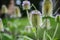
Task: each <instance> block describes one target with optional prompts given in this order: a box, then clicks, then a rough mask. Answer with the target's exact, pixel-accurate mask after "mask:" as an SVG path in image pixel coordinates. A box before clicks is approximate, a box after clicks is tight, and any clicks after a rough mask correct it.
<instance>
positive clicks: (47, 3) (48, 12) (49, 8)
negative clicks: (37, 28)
mask: <svg viewBox="0 0 60 40" xmlns="http://www.w3.org/2000/svg"><path fill="white" fill-rule="evenodd" d="M52 13H53V3H52V0H44V2H43V5H42V14H43V16H52Z"/></svg>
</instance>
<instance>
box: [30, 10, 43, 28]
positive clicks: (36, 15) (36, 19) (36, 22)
mask: <svg viewBox="0 0 60 40" xmlns="http://www.w3.org/2000/svg"><path fill="white" fill-rule="evenodd" d="M31 23H32V26H33V27H37V26H41V23H42V17H41V13H40V12H39V11H38V10H34V11H32V12H31Z"/></svg>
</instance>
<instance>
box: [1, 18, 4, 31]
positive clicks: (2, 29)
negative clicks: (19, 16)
mask: <svg viewBox="0 0 60 40" xmlns="http://www.w3.org/2000/svg"><path fill="white" fill-rule="evenodd" d="M0 31H4V28H3V22H2V19H1V18H0Z"/></svg>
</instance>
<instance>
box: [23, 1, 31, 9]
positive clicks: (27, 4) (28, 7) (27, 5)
mask: <svg viewBox="0 0 60 40" xmlns="http://www.w3.org/2000/svg"><path fill="white" fill-rule="evenodd" d="M22 7H23V10H28V9H30V2H29V1H27V0H25V1H23V4H22Z"/></svg>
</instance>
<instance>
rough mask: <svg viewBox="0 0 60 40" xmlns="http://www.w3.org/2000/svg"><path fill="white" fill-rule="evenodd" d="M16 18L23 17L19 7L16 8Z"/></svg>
mask: <svg viewBox="0 0 60 40" xmlns="http://www.w3.org/2000/svg"><path fill="white" fill-rule="evenodd" d="M14 14H15V15H16V17H21V12H20V8H19V7H17V6H16V7H15V13H14Z"/></svg>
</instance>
